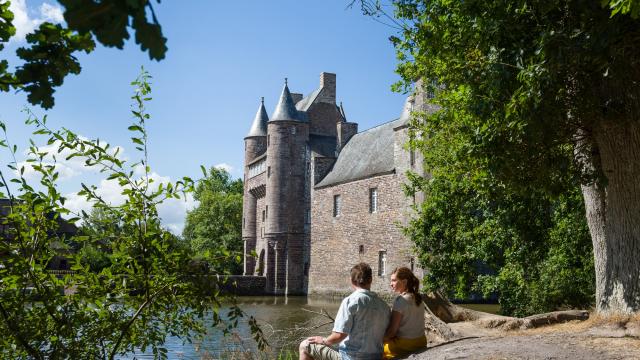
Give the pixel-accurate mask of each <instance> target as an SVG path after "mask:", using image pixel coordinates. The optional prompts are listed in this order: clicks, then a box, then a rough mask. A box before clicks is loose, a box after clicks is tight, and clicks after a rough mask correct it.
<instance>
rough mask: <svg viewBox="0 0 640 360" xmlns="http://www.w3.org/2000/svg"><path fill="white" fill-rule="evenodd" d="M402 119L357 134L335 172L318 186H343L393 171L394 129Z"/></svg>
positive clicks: (344, 149)
mask: <svg viewBox="0 0 640 360" xmlns="http://www.w3.org/2000/svg"><path fill="white" fill-rule="evenodd" d="M402 121H403V120H402V119H397V120H394V121H390V122H388V123H385V124H382V125H379V126H376V127H374V128H371V129H369V130H366V131H363V132H361V133H359V134H356V135H354V136H353V137H352V138H351V139H350V140H349V142H347V145H345V147H344V148H343V149H342V151H340V155H339V156H338V159H337V160H336V163H335V165H334V166H333V169H331V172H329V173H328V174H327V176H325V177H324V179H322V181H320V182H319V183H318V184H317V185H316V187H324V186H330V185H336V184H341V183H345V182H349V181H354V180H359V179H364V178H367V177H370V176H374V175H378V174H385V173H390V172H393V171H394V169H395V163H394V160H393V153H394V151H393V147H394V136H393V134H394V130H393V129H394V128H396V127H398V126H401V125H402Z"/></svg>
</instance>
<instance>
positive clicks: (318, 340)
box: [307, 331, 347, 346]
mask: <svg viewBox="0 0 640 360" xmlns="http://www.w3.org/2000/svg"><path fill="white" fill-rule="evenodd" d="M346 337H347V334H345V333H341V332H337V331H332V332H331V335H329V336H327V337H326V338H323V337H322V336H312V337H310V338H307V341H308V342H309V343H310V344H322V345H327V346H331V345H334V344H337V343H339V342H341V341H342V340H344V338H346Z"/></svg>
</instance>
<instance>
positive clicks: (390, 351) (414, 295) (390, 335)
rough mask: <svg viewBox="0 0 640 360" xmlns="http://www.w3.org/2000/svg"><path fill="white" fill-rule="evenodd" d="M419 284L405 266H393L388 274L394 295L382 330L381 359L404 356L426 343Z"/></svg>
mask: <svg viewBox="0 0 640 360" xmlns="http://www.w3.org/2000/svg"><path fill="white" fill-rule="evenodd" d="M419 287H420V280H418V278H417V277H416V276H415V275H413V273H412V272H411V270H409V269H408V268H406V267H401V268H397V269H395V270H394V271H393V273H392V274H391V289H393V292H395V293H396V294H398V296H397V297H396V299H395V300H394V302H393V308H392V309H391V310H392V311H391V320H390V322H389V326H388V327H387V331H386V332H385V334H384V358H385V359H393V358H395V357H397V356H404V355H407V354H410V353H412V352H414V351H416V350H419V349H421V348H424V347H425V346H427V338H426V336H425V335H424V308H423V305H422V298H421V296H420V293H418V288H419Z"/></svg>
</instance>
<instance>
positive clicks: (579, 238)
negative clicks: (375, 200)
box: [405, 120, 595, 316]
mask: <svg viewBox="0 0 640 360" xmlns="http://www.w3.org/2000/svg"><path fill="white" fill-rule="evenodd" d="M464 125H465V123H464V122H461V121H455V122H453V121H447V122H437V123H436V120H433V121H430V122H428V123H426V124H424V125H423V126H421V127H420V130H421V131H427V132H428V133H429V134H430V136H429V137H420V138H418V137H416V138H415V139H414V146H419V147H420V148H422V149H423V153H424V154H425V159H424V162H425V164H428V169H429V172H430V177H428V178H423V177H420V176H411V177H410V178H411V179H412V182H411V184H410V187H409V190H410V192H418V191H420V192H423V193H424V195H425V196H424V201H423V202H422V203H421V204H420V205H419V206H418V207H417V210H418V212H417V215H416V216H415V217H414V218H413V219H412V220H411V221H410V222H409V224H408V226H407V227H406V228H405V233H406V234H407V235H408V237H409V238H411V239H413V240H414V242H415V244H416V246H417V248H418V249H419V252H418V254H419V259H420V263H421V265H422V266H423V267H424V268H425V269H428V271H427V272H426V274H425V276H424V279H423V283H424V285H425V289H426V290H428V291H441V292H442V293H443V294H446V295H447V296H449V297H452V298H458V299H466V298H469V297H471V296H473V295H476V296H477V294H483V295H484V296H485V297H488V296H493V295H497V297H498V300H499V302H500V309H501V312H502V313H503V314H505V315H511V316H527V315H531V314H537V313H542V312H548V311H554V310H558V309H564V308H567V307H573V308H575V307H579V308H588V307H590V306H591V305H592V303H593V300H594V296H593V294H594V291H595V287H594V282H595V278H594V268H593V252H592V246H591V238H590V236H589V231H588V228H587V225H586V220H585V218H584V206H583V204H582V198H581V194H580V189H579V186H578V184H577V182H576V181H575V180H574V181H571V179H570V178H568V179H563V180H562V181H561V182H560V183H559V184H557V186H558V189H557V191H558V192H559V193H560V194H559V195H556V196H551V195H549V194H547V193H546V192H544V191H540V190H539V189H536V188H535V187H531V188H529V189H528V191H526V192H524V191H523V192H517V191H512V190H511V189H509V188H507V187H505V184H504V183H501V182H499V181H496V179H494V178H493V177H492V176H489V174H488V172H487V171H486V169H485V168H484V167H483V166H482V165H481V164H482V163H483V162H486V161H487V160H488V159H483V161H482V162H480V164H478V163H477V162H476V161H477V160H478V159H477V158H474V159H470V158H469V157H467V156H466V152H467V150H468V148H469V146H471V145H472V142H473V139H472V133H471V132H468V131H465V130H464ZM417 142H419V144H418V143H417ZM568 156H570V153H569V152H568V154H567V157H568Z"/></svg>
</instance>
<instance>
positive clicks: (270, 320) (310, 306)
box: [122, 296, 342, 360]
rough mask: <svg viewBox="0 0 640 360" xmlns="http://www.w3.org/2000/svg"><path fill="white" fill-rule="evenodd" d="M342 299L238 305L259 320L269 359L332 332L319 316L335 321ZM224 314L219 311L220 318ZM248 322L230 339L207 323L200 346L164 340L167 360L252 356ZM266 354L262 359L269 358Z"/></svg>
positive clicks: (252, 300) (243, 301) (272, 299)
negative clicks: (304, 340)
mask: <svg viewBox="0 0 640 360" xmlns="http://www.w3.org/2000/svg"><path fill="white" fill-rule="evenodd" d="M341 300H342V299H341V298H335V299H333V298H313V297H306V296H288V297H284V296H247V297H239V298H238V305H239V306H240V308H241V309H242V310H243V311H244V312H245V313H246V314H247V316H253V317H255V318H256V319H257V320H258V323H259V325H260V327H261V328H262V330H263V332H264V334H265V336H266V337H267V341H268V342H269V345H271V346H272V347H273V349H271V355H273V354H277V353H278V352H279V351H280V349H289V350H295V349H297V346H298V341H299V339H300V338H301V337H302V336H308V335H310V334H311V335H327V334H328V333H329V332H330V331H331V325H332V324H331V323H330V322H331V320H330V319H329V318H327V317H326V316H323V315H321V314H320V312H321V311H326V312H328V313H329V314H330V316H331V317H335V314H336V312H337V311H338V307H339V306H340V301H341ZM225 312H226V311H224V310H222V311H221V314H225ZM246 320H247V319H245V321H241V322H240V324H239V325H238V328H237V329H235V330H234V331H233V333H232V335H231V336H226V337H224V336H222V331H221V330H220V329H218V328H216V327H214V326H213V325H212V322H211V321H208V328H209V332H208V334H207V336H206V337H205V338H204V339H203V341H202V342H201V343H194V344H189V343H187V344H183V342H182V340H180V339H178V338H174V337H170V338H168V339H167V343H166V344H165V345H166V348H167V350H168V356H169V359H185V360H187V359H188V360H192V359H193V360H196V359H198V360H200V359H220V358H230V359H231V358H236V359H238V358H243V357H240V356H239V354H240V353H242V352H255V351H256V345H255V342H254V341H253V339H252V338H251V331H250V330H249V326H248V325H247V321H246ZM267 355H268V354H265V359H267V358H271V357H269V356H267ZM134 357H135V358H136V359H153V354H152V353H151V352H150V351H148V352H147V353H136V354H133V355H131V356H129V357H126V358H122V359H133V358H134Z"/></svg>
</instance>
